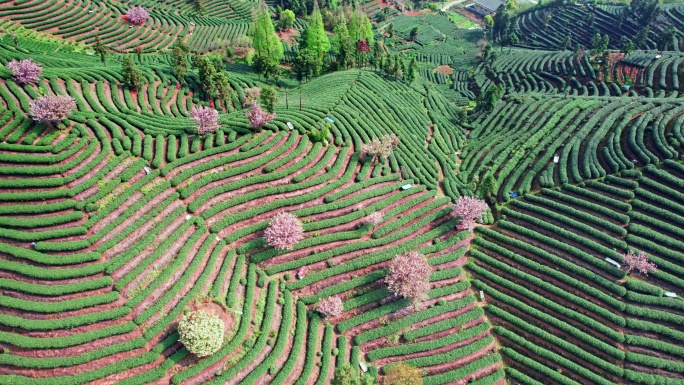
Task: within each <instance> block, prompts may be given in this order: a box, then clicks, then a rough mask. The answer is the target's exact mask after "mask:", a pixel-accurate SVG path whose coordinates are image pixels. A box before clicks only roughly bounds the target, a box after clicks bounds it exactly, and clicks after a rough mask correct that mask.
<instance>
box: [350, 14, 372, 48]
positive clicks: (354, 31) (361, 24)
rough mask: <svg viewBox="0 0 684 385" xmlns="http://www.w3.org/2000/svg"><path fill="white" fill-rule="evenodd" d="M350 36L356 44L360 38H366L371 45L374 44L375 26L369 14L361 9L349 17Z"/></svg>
mask: <svg viewBox="0 0 684 385" xmlns="http://www.w3.org/2000/svg"><path fill="white" fill-rule="evenodd" d="M349 36H351V38H352V42H353V43H354V44H356V42H357V41H359V40H365V41H366V42H367V43H368V45H369V46H372V45H373V43H374V42H375V35H374V34H373V27H372V26H371V23H370V19H369V18H368V15H366V14H365V13H363V12H361V11H356V12H354V13H353V14H352V16H351V18H350V19H349Z"/></svg>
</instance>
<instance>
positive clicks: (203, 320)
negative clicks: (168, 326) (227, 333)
mask: <svg viewBox="0 0 684 385" xmlns="http://www.w3.org/2000/svg"><path fill="white" fill-rule="evenodd" d="M224 328H225V325H224V323H223V320H222V319H221V318H219V317H218V316H214V315H210V314H209V313H207V312H206V311H204V310H198V311H194V312H191V313H188V314H186V315H185V316H183V318H182V319H181V320H180V322H178V335H179V336H180V338H179V340H180V342H181V343H182V344H183V345H184V346H185V348H186V349H188V351H189V352H190V353H194V354H195V355H197V357H206V356H210V355H212V354H214V353H215V352H216V351H218V350H219V349H221V345H223V335H224Z"/></svg>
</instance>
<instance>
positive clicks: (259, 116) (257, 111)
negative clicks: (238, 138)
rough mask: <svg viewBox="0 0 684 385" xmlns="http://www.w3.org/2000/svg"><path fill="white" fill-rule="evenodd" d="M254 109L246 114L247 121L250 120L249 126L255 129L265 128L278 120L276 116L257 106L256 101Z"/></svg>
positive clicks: (253, 103) (253, 102)
mask: <svg viewBox="0 0 684 385" xmlns="http://www.w3.org/2000/svg"><path fill="white" fill-rule="evenodd" d="M251 103H252V109H251V110H249V111H247V112H245V115H247V119H249V125H250V126H252V127H254V128H259V129H260V128H261V127H263V126H265V125H266V124H267V123H268V122H270V121H271V120H273V119H275V118H276V114H275V113H273V114H269V113H268V112H266V111H264V110H263V109H261V106H259V105H258V104H257V101H256V100H252V102H251Z"/></svg>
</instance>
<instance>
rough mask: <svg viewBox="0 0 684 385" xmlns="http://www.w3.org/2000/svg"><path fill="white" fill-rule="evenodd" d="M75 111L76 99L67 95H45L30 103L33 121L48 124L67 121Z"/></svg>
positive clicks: (30, 114)
mask: <svg viewBox="0 0 684 385" xmlns="http://www.w3.org/2000/svg"><path fill="white" fill-rule="evenodd" d="M75 109H76V101H75V100H74V98H73V97H71V96H65V95H44V96H41V97H39V98H38V99H36V100H32V101H30V102H29V116H31V119H33V120H35V121H37V122H41V123H46V124H53V123H56V122H59V121H60V120H63V119H66V118H67V117H68V116H69V114H71V111H72V110H75Z"/></svg>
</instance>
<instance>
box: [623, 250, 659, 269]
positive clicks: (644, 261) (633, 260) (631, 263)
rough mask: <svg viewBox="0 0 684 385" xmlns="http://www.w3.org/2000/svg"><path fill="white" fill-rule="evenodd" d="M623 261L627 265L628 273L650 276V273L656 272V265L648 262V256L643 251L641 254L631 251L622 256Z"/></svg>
mask: <svg viewBox="0 0 684 385" xmlns="http://www.w3.org/2000/svg"><path fill="white" fill-rule="evenodd" d="M622 259H623V261H624V263H625V265H626V266H625V270H627V273H631V272H633V271H634V272H637V273H641V274H644V275H648V273H649V272H655V271H656V265H655V263H653V262H650V261H649V260H648V256H647V255H646V253H644V252H643V251H640V252H639V254H637V253H635V252H634V251H632V250H629V251H628V252H627V254H622Z"/></svg>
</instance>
